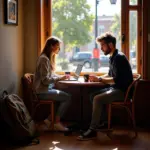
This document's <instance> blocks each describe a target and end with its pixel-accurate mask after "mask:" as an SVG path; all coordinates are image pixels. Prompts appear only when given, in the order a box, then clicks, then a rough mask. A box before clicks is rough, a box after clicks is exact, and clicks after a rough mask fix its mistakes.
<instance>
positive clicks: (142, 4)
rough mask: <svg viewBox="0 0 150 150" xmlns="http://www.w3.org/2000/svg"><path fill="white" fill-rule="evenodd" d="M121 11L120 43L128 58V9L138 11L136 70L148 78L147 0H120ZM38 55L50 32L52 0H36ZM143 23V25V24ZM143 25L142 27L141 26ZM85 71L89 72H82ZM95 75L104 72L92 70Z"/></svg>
mask: <svg viewBox="0 0 150 150" xmlns="http://www.w3.org/2000/svg"><path fill="white" fill-rule="evenodd" d="M122 9H123V10H122V12H121V16H122V15H125V17H124V19H122V20H121V24H122V29H121V33H122V34H125V35H126V42H125V43H122V44H121V45H122V49H123V52H124V53H125V55H126V56H127V58H128V59H129V50H128V49H129V31H128V29H129V23H128V21H126V20H129V11H130V10H137V12H138V41H141V42H137V43H138V49H139V50H138V56H137V62H138V68H137V72H138V73H140V74H141V75H142V77H143V78H144V79H147V78H148V57H147V56H148V49H147V48H148V46H147V44H148V41H147V31H148V25H147V18H148V14H147V13H148V0H138V5H129V0H122ZM38 13H39V18H38V55H39V54H40V52H41V50H42V49H43V46H44V43H45V40H46V39H47V37H49V36H50V35H51V34H52V0H39V1H38ZM143 24H144V25H143ZM143 26H144V28H143ZM57 73H58V74H64V72H57ZM85 73H91V72H84V73H81V75H83V74H85ZM93 73H94V74H96V75H102V74H105V72H104V73H99V72H93Z"/></svg>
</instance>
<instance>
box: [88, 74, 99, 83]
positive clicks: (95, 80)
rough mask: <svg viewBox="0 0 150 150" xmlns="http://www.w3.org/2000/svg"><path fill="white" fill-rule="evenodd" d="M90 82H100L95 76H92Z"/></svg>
mask: <svg viewBox="0 0 150 150" xmlns="http://www.w3.org/2000/svg"><path fill="white" fill-rule="evenodd" d="M89 80H90V82H99V79H98V77H96V76H95V75H90V76H89Z"/></svg>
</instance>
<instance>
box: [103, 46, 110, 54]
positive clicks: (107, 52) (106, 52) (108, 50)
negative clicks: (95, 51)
mask: <svg viewBox="0 0 150 150" xmlns="http://www.w3.org/2000/svg"><path fill="white" fill-rule="evenodd" d="M110 52H111V49H110V48H109V46H108V49H107V51H105V53H104V55H108V54H110Z"/></svg>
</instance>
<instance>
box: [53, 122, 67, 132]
mask: <svg viewBox="0 0 150 150" xmlns="http://www.w3.org/2000/svg"><path fill="white" fill-rule="evenodd" d="M54 130H55V131H62V132H66V131H69V129H68V128H66V127H64V126H63V125H62V124H61V123H60V122H59V123H56V124H54Z"/></svg>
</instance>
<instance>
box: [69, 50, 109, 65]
mask: <svg viewBox="0 0 150 150" xmlns="http://www.w3.org/2000/svg"><path fill="white" fill-rule="evenodd" d="M92 62H93V54H92V52H88V51H84V52H77V53H76V54H75V55H74V56H73V57H72V58H71V59H70V63H72V64H73V65H78V64H83V65H84V66H85V68H91V67H92ZM98 63H99V64H98V66H99V67H103V66H104V67H106V66H108V65H109V57H108V56H105V55H100V59H99V62H98Z"/></svg>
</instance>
